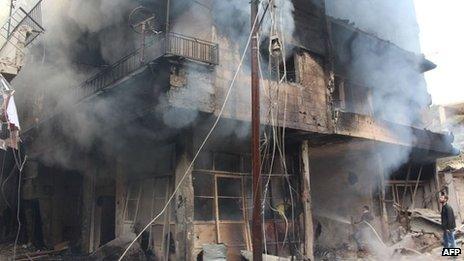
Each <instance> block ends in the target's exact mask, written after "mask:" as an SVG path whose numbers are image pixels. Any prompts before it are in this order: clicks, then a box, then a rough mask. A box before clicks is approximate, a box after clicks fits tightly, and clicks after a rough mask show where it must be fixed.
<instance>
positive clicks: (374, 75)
mask: <svg viewBox="0 0 464 261" xmlns="http://www.w3.org/2000/svg"><path fill="white" fill-rule="evenodd" d="M326 10H327V14H328V15H329V16H331V17H333V18H334V19H344V20H348V22H349V23H350V24H351V25H352V26H353V27H354V28H359V29H361V30H362V31H360V32H356V31H353V32H349V31H348V30H344V31H343V30H340V29H338V30H334V31H333V34H334V42H335V46H336V55H337V60H338V64H339V66H340V67H341V68H343V70H344V73H343V74H344V76H345V77H347V79H349V81H350V86H349V87H347V88H355V87H356V89H357V91H354V93H351V94H348V95H347V96H348V97H349V95H351V97H349V98H351V99H352V100H354V103H356V104H355V105H354V106H351V107H349V106H348V107H347V108H345V110H347V111H350V112H355V113H360V114H366V115H371V116H373V117H375V118H377V119H382V120H386V121H389V122H394V123H396V124H400V125H404V126H414V127H417V128H423V127H424V125H423V118H422V117H423V113H424V112H425V110H427V109H428V107H429V106H430V103H431V100H430V95H429V94H428V93H427V89H426V83H425V79H424V76H423V74H422V73H421V71H420V70H421V69H420V68H421V66H422V65H421V62H422V61H421V57H422V56H421V55H420V54H419V53H420V47H419V44H418V41H419V40H418V39H419V35H418V26H417V22H416V18H415V12H414V5H413V1H401V3H397V2H395V1H384V0H376V1H368V0H360V1H339V0H326ZM339 22H340V23H344V21H340V20H339ZM338 28H343V26H339V27H338ZM377 37H379V38H377ZM381 39H382V40H381ZM337 42H338V43H339V44H337ZM355 92H358V93H355ZM395 126H398V125H391V127H393V133H394V134H395V135H397V136H398V137H400V139H401V140H402V141H403V142H404V143H405V144H414V143H415V141H416V140H415V137H414V136H413V134H412V131H411V130H410V129H408V128H404V127H403V126H399V127H397V128H396V127H395ZM376 151H377V152H378V153H380V154H381V155H382V157H383V164H384V167H385V168H386V170H387V171H388V172H390V173H391V171H394V170H395V169H397V168H398V167H399V166H401V165H402V164H403V163H405V162H406V161H408V159H409V154H410V151H411V149H410V146H404V147H403V146H378V148H376Z"/></svg>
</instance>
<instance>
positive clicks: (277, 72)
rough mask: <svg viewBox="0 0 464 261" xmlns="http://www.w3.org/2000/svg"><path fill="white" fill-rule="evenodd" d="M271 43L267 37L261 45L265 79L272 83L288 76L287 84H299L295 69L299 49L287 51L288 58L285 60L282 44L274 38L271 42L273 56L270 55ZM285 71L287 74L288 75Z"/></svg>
mask: <svg viewBox="0 0 464 261" xmlns="http://www.w3.org/2000/svg"><path fill="white" fill-rule="evenodd" d="M269 41H270V40H269V37H265V38H264V40H263V41H262V42H261V44H260V59H261V66H262V74H263V77H264V78H265V79H270V80H272V81H279V80H280V79H282V77H284V76H286V80H287V82H293V83H295V82H297V78H298V77H297V73H296V69H295V53H296V50H297V49H296V48H288V49H286V54H285V55H286V57H284V58H283V57H282V50H281V43H280V41H279V39H278V38H273V39H272V40H271V41H272V43H271V49H272V55H270V54H269ZM269 64H270V70H269ZM285 71H286V72H287V73H286V74H285Z"/></svg>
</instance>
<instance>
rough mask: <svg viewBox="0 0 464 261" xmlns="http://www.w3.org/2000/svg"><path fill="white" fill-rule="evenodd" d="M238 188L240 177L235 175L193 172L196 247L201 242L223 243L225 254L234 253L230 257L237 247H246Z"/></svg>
mask: <svg viewBox="0 0 464 261" xmlns="http://www.w3.org/2000/svg"><path fill="white" fill-rule="evenodd" d="M242 188H243V178H242V177H241V176H239V175H237V176H233V175H215V174H211V173H204V172H195V173H194V175H193V190H194V220H195V227H196V228H195V235H196V242H195V246H196V247H197V248H201V246H202V245H203V244H205V243H224V244H226V245H227V247H228V252H229V254H230V255H232V256H234V257H233V258H232V257H231V259H234V258H236V257H239V256H240V250H241V249H249V235H248V233H247V231H248V229H247V222H246V220H247V219H246V217H245V215H246V212H245V202H244V200H243V199H244V195H243V189H242ZM212 233H213V234H212ZM239 260H240V259H239Z"/></svg>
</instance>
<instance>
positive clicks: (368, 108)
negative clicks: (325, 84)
mask: <svg viewBox="0 0 464 261" xmlns="http://www.w3.org/2000/svg"><path fill="white" fill-rule="evenodd" d="M334 84H335V86H334V91H333V93H332V100H333V102H334V106H335V107H336V108H339V109H341V110H345V111H348V112H353V113H358V114H363V115H370V116H374V107H373V104H372V89H371V88H370V87H368V86H366V85H363V84H361V83H356V82H354V81H352V80H349V79H346V78H344V77H342V76H340V75H337V76H335V82H334Z"/></svg>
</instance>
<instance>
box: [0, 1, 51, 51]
mask: <svg viewBox="0 0 464 261" xmlns="http://www.w3.org/2000/svg"><path fill="white" fill-rule="evenodd" d="M41 2H42V1H39V2H37V4H36V5H35V6H34V7H33V8H32V9H31V11H29V12H27V11H26V10H24V9H23V8H22V7H20V8H18V9H16V10H15V11H14V12H13V13H12V14H11V16H10V17H9V18H8V19H7V21H6V22H5V23H4V24H3V26H2V27H1V28H0V37H1V39H0V41H1V42H0V46H1V48H0V50H1V49H3V48H4V47H5V46H6V44H7V43H8V42H10V43H11V44H13V45H14V43H13V42H15V41H12V40H13V39H15V40H17V41H18V42H22V40H21V39H20V38H24V39H25V41H24V46H28V45H29V44H30V43H32V41H34V39H35V38H37V36H39V34H41V33H43V32H44V31H45V30H44V28H43V27H42V26H41V22H42V8H41ZM21 28H26V29H27V30H26V31H27V33H25V32H24V31H22V30H20V29H21ZM15 48H17V49H19V50H20V49H21V48H19V46H15Z"/></svg>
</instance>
